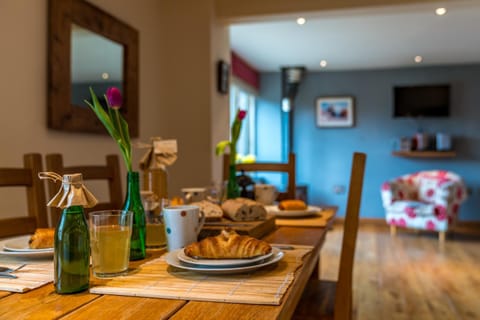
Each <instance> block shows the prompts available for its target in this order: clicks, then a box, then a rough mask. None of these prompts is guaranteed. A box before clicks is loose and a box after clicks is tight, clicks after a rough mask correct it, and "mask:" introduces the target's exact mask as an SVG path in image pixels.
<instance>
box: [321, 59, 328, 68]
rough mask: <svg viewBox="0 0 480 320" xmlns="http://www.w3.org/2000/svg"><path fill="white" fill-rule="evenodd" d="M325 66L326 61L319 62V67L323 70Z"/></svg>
mask: <svg viewBox="0 0 480 320" xmlns="http://www.w3.org/2000/svg"><path fill="white" fill-rule="evenodd" d="M326 66H327V60H322V61H320V67H322V68H325V67H326Z"/></svg>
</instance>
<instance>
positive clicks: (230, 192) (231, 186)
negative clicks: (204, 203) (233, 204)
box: [227, 164, 240, 199]
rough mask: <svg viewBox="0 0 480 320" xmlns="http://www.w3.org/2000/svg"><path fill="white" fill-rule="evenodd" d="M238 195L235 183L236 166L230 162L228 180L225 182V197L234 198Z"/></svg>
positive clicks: (238, 188) (238, 189) (237, 187)
mask: <svg viewBox="0 0 480 320" xmlns="http://www.w3.org/2000/svg"><path fill="white" fill-rule="evenodd" d="M239 196H240V187H239V186H238V183H237V168H236V166H235V164H230V166H229V174H228V182H227V199H235V198H238V197H239Z"/></svg>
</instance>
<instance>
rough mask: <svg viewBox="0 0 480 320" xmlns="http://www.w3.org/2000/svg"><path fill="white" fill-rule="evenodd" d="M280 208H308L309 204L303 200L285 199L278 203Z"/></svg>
mask: <svg viewBox="0 0 480 320" xmlns="http://www.w3.org/2000/svg"><path fill="white" fill-rule="evenodd" d="M278 208H279V209H280V210H307V204H306V203H305V202H304V201H302V200H283V201H280V204H279V205H278Z"/></svg>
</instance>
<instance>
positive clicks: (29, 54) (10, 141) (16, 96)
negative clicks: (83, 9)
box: [0, 0, 213, 217]
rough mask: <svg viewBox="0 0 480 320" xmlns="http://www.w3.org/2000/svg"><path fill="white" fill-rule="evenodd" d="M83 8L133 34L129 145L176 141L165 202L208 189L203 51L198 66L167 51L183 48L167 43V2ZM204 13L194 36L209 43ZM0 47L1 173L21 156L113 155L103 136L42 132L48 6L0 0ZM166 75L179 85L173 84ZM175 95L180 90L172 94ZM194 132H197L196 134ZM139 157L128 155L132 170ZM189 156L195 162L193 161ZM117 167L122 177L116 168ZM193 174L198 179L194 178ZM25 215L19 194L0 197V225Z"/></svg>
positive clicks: (70, 160) (104, 2)
mask: <svg viewBox="0 0 480 320" xmlns="http://www.w3.org/2000/svg"><path fill="white" fill-rule="evenodd" d="M90 2H91V3H93V4H95V5H97V6H99V7H101V8H102V9H104V10H106V11H108V12H109V13H111V14H112V15H114V16H116V17H118V18H120V19H121V20H123V21H125V22H126V23H128V24H129V25H131V26H132V27H134V28H136V29H137V30H138V31H139V34H140V47H139V53H140V70H139V75H140V76H139V79H140V85H139V88H140V90H139V91H140V92H139V100H140V101H139V105H140V137H139V139H138V140H136V141H144V142H147V141H148V140H149V137H150V136H161V137H164V138H178V139H179V161H178V162H177V164H175V165H174V166H173V167H172V168H171V171H170V180H171V181H170V182H171V183H170V185H171V190H172V191H171V193H172V194H173V193H178V190H179V188H180V187H181V186H187V185H190V183H192V184H195V185H206V184H208V183H209V182H210V179H211V174H210V173H211V166H210V163H211V160H212V159H211V157H212V156H213V151H212V152H210V154H211V156H210V157H209V156H206V155H207V153H208V152H209V150H211V138H210V124H211V119H210V115H211V112H210V107H211V104H210V93H211V91H210V83H208V81H202V77H207V79H209V78H210V77H211V74H210V73H209V68H210V64H209V59H208V56H209V54H210V50H211V48H210V43H209V42H208V41H207V42H205V43H204V44H202V43H200V46H199V49H198V52H197V55H198V56H200V57H201V58H202V60H203V61H201V60H197V59H196V57H195V54H194V55H193V56H192V53H195V52H194V51H192V50H190V49H189V47H188V46H185V48H184V49H182V50H184V51H185V55H184V57H178V55H177V56H175V50H170V48H169V46H170V45H172V44H173V45H175V46H181V42H182V41H187V42H189V41H190V40H188V37H185V39H183V40H182V39H178V40H177V41H178V42H174V41H173V42H172V39H174V38H178V34H177V35H175V33H174V30H172V29H170V27H171V26H169V25H168V22H175V21H174V20H172V19H173V18H172V11H175V10H177V9H179V7H180V6H179V7H173V8H165V6H167V5H166V3H170V1H157V0H137V1H130V0H92V1H90ZM183 9H186V8H183ZM204 11H206V10H204ZM197 12H198V10H197ZM207 13H208V12H204V13H202V14H200V17H199V18H197V24H198V25H203V26H204V28H205V30H200V31H199V34H203V35H204V36H203V37H204V38H205V39H208V37H209V31H210V30H209V28H210V21H211V16H210V15H208V14H207ZM192 16H193V13H192ZM187 27H188V23H186V24H185V28H187ZM186 33H187V31H186V30H185V31H184V34H186ZM191 37H195V34H192V35H191ZM197 38H198V36H197ZM201 40H202V39H200V41H201ZM0 41H1V51H0V108H1V117H0V148H1V150H2V151H1V152H0V167H7V166H16V165H20V164H21V163H22V155H23V154H24V153H27V152H40V153H42V154H46V153H49V152H60V153H62V154H63V155H64V161H65V163H67V164H80V163H87V162H88V163H100V162H103V161H104V157H105V155H106V154H107V153H117V154H119V152H118V150H117V146H116V144H115V143H114V142H113V140H112V139H111V138H110V137H109V136H106V135H105V136H104V135H91V134H79V133H65V132H60V131H52V130H49V129H47V121H46V103H47V82H46V81H47V0H35V1H32V0H0ZM169 52H171V53H172V54H171V55H169ZM188 57H190V58H191V59H190V61H187V59H188ZM182 58H183V60H182ZM170 59H171V60H170ZM175 63H178V64H182V63H187V64H190V65H192V69H183V71H182V68H181V67H180V68H178V70H180V71H179V72H177V73H175V65H174V64H175ZM199 68H203V69H202V72H197V74H200V76H199V77H197V79H192V77H190V79H191V80H190V81H189V77H188V75H187V74H186V73H187V70H191V71H193V72H195V71H198V69H199ZM172 73H173V75H175V74H176V75H178V76H179V78H178V79H175V77H172ZM195 81H196V82H199V83H200V86H199V87H198V88H194V87H193V86H192V84H194V83H195ZM175 87H176V88H179V89H178V90H172V88H175ZM202 109H204V110H205V112H202ZM188 110H194V116H193V117H189V115H188ZM195 128H200V131H199V132H195V131H194V130H195ZM199 148H201V149H204V151H203V153H204V154H200V153H197V152H196V150H198V149H199ZM142 152H143V151H139V150H134V157H135V159H134V163H135V166H136V165H137V164H138V159H139V157H140V156H141V154H142ZM195 154H198V155H199V157H198V158H197V159H195V158H194V155H195ZM186 155H187V156H186ZM121 166H122V169H124V165H123V162H122V163H121ZM193 172H198V174H196V175H195V177H193V174H192V173H193ZM124 174H125V173H124ZM190 179H191V180H190ZM190 181H192V182H190ZM122 187H123V188H125V185H123V186H122ZM92 188H93V189H94V190H93V191H94V193H95V194H96V195H97V196H99V198H100V199H103V198H104V197H105V187H104V186H103V185H101V186H95V185H93V186H92ZM25 210H26V206H25V196H24V193H23V190H18V191H16V192H13V193H11V192H7V193H5V191H0V212H1V213H0V217H9V216H19V215H25V214H26V213H25Z"/></svg>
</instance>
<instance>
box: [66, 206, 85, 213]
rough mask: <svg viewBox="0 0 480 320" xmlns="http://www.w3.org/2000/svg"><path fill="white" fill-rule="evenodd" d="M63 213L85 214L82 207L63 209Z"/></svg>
mask: <svg viewBox="0 0 480 320" xmlns="http://www.w3.org/2000/svg"><path fill="white" fill-rule="evenodd" d="M63 212H64V213H66V214H79V213H81V214H83V207H82V206H71V207H68V208H65V209H63Z"/></svg>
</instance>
